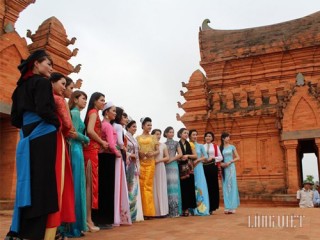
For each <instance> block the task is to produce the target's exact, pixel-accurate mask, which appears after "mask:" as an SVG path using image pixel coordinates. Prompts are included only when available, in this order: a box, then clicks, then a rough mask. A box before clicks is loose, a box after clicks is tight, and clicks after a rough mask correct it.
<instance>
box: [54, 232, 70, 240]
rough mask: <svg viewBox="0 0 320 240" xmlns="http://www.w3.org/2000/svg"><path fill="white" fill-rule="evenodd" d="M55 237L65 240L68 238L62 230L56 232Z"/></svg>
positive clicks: (56, 239) (57, 239)
mask: <svg viewBox="0 0 320 240" xmlns="http://www.w3.org/2000/svg"><path fill="white" fill-rule="evenodd" d="M54 239H55V240H65V239H67V238H66V237H65V235H64V233H62V232H57V234H56V236H55V238H54Z"/></svg>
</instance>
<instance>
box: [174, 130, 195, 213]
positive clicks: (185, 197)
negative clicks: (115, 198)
mask: <svg viewBox="0 0 320 240" xmlns="http://www.w3.org/2000/svg"><path fill="white" fill-rule="evenodd" d="M188 137H189V131H188V130H187V129H186V128H181V129H180V130H179V131H178V138H180V141H179V144H180V147H181V150H182V157H181V159H180V160H179V163H178V164H179V174H180V186H181V199H182V212H183V213H182V216H185V217H187V216H189V210H188V209H189V208H196V207H197V203H196V196H195V191H196V190H195V185H194V175H193V160H196V159H197V154H196V152H195V150H194V149H192V148H191V146H190V143H189V142H188V141H187V139H188Z"/></svg>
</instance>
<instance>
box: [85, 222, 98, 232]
mask: <svg viewBox="0 0 320 240" xmlns="http://www.w3.org/2000/svg"><path fill="white" fill-rule="evenodd" d="M87 227H88V229H89V232H92V233H93V232H98V231H99V230H100V228H99V227H96V226H94V225H93V224H92V225H91V226H90V225H89V223H87Z"/></svg>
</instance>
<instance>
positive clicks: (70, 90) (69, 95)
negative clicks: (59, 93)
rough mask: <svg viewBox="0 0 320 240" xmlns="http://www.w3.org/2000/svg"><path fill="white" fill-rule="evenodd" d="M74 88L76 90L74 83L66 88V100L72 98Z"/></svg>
mask: <svg viewBox="0 0 320 240" xmlns="http://www.w3.org/2000/svg"><path fill="white" fill-rule="evenodd" d="M73 88H74V83H73V82H72V83H70V84H69V86H67V87H66V90H65V91H64V93H63V94H64V97H65V98H70V97H71V94H72V92H73Z"/></svg>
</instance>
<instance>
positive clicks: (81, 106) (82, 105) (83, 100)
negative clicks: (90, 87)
mask: <svg viewBox="0 0 320 240" xmlns="http://www.w3.org/2000/svg"><path fill="white" fill-rule="evenodd" d="M76 105H77V107H78V108H79V109H80V110H82V109H84V108H85V107H86V105H87V98H86V97H85V96H84V95H80V97H78V99H76Z"/></svg>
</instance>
